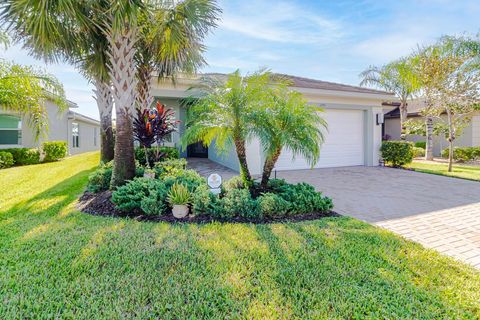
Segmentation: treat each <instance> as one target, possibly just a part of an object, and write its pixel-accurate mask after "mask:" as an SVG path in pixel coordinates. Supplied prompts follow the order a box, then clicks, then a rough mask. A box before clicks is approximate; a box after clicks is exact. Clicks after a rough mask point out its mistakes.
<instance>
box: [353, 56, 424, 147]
mask: <svg viewBox="0 0 480 320" xmlns="http://www.w3.org/2000/svg"><path fill="white" fill-rule="evenodd" d="M414 64H415V59H412V58H410V57H408V58H402V59H399V60H396V61H393V62H391V63H389V64H386V65H384V66H382V67H376V66H370V67H369V68H367V69H366V70H365V71H363V72H362V73H360V77H361V78H362V81H361V82H360V85H361V86H368V85H372V86H376V87H379V88H382V89H384V90H386V91H389V92H393V93H395V95H396V96H397V97H398V98H399V99H400V107H399V109H400V128H401V139H402V140H405V138H406V137H405V135H406V126H405V121H407V116H408V110H407V105H408V100H409V99H411V98H412V97H413V95H415V94H416V93H417V92H418V90H419V81H418V78H417V76H416V73H415V72H414V71H415V66H414Z"/></svg>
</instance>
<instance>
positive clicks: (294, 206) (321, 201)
mask: <svg viewBox="0 0 480 320" xmlns="http://www.w3.org/2000/svg"><path fill="white" fill-rule="evenodd" d="M278 192H279V193H278V195H279V196H280V197H282V198H283V199H284V200H286V201H288V202H289V203H290V214H303V213H310V212H326V211H329V210H331V209H332V208H333V202H332V199H330V198H328V197H323V196H322V194H321V193H320V192H317V191H316V190H315V188H314V187H313V186H311V185H309V184H307V183H304V182H302V183H298V184H286V185H284V186H283V187H281V188H279V189H278Z"/></svg>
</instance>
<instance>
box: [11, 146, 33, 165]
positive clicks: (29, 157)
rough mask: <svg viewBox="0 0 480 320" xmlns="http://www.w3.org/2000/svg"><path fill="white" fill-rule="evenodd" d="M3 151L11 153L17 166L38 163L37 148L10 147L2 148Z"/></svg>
mask: <svg viewBox="0 0 480 320" xmlns="http://www.w3.org/2000/svg"><path fill="white" fill-rule="evenodd" d="M3 151H5V152H10V153H11V154H12V156H13V161H14V162H15V165H17V166H23V165H28V164H37V163H40V151H38V149H33V148H32V149H29V148H12V149H4V150H3Z"/></svg>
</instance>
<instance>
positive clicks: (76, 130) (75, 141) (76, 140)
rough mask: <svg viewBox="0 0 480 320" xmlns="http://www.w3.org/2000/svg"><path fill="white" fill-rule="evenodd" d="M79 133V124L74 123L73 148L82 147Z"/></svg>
mask: <svg viewBox="0 0 480 320" xmlns="http://www.w3.org/2000/svg"><path fill="white" fill-rule="evenodd" d="M78 133H79V128H78V123H75V122H72V147H73V148H78V147H79V146H80V143H79V142H80V141H79V139H80V137H79V135H78Z"/></svg>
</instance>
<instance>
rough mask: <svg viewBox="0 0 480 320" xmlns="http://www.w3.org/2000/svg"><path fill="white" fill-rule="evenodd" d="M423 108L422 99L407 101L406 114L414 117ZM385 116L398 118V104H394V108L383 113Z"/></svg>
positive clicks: (423, 102)
mask: <svg viewBox="0 0 480 320" xmlns="http://www.w3.org/2000/svg"><path fill="white" fill-rule="evenodd" d="M423 108H425V101H424V100H422V99H415V100H410V101H408V102H407V114H408V116H409V117H416V116H418V115H419V114H420V111H422V109H423ZM385 117H387V118H400V104H397V105H396V108H395V109H393V110H392V111H390V112H387V113H386V114H385Z"/></svg>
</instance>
